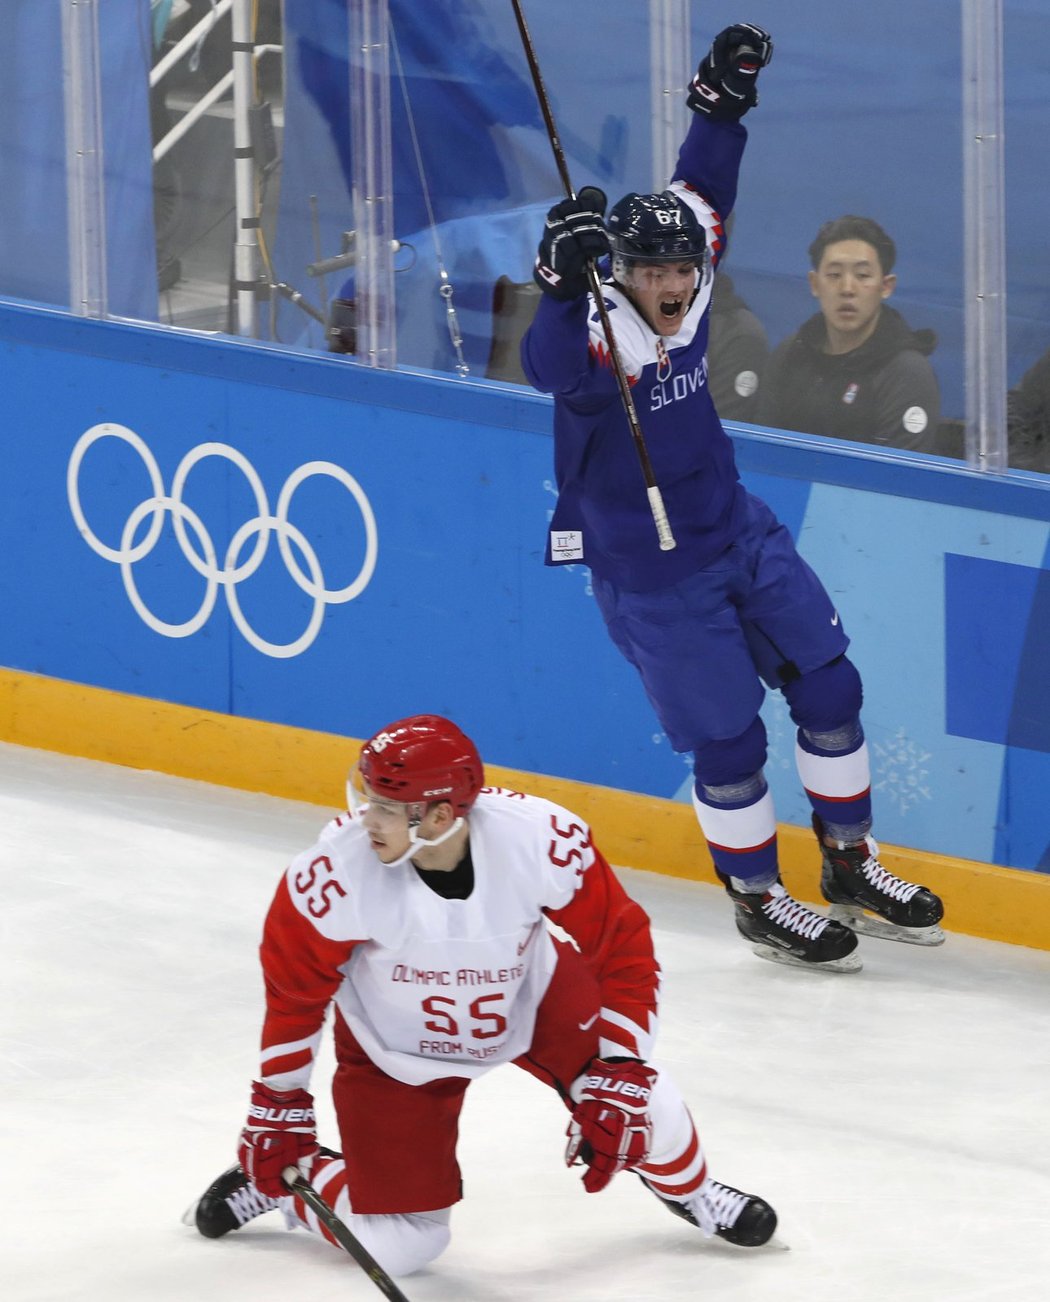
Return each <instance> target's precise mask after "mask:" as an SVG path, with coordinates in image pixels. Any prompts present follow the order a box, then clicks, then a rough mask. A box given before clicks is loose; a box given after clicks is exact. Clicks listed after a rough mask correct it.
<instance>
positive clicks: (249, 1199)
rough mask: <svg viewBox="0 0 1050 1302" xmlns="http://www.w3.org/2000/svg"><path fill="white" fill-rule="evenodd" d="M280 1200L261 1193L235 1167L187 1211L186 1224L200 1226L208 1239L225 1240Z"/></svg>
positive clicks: (269, 1209) (238, 1168) (214, 1182)
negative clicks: (227, 1235)
mask: <svg viewBox="0 0 1050 1302" xmlns="http://www.w3.org/2000/svg"><path fill="white" fill-rule="evenodd" d="M283 1201H284V1199H281V1200H280V1201H279V1200H278V1199H276V1198H268V1197H267V1196H266V1195H265V1194H261V1193H259V1191H258V1190H257V1189H256V1187H255V1186H254V1185H253V1184H252V1183H251V1181H250V1180H249V1179H248V1177H247V1176H246V1175H245V1174H244V1172H243V1171H242V1170H241V1168H240V1167H239V1166H231V1167H230V1169H229V1170H228V1171H223V1173H222V1175H220V1176H219V1177H218V1178H217V1179H215V1180H213V1181H212V1183H211V1184H210V1185H209V1186H208V1187H207V1189H205V1191H204V1193H203V1194H201V1196H200V1198H199V1199H198V1200H197V1202H195V1203H194V1204H193V1205H192V1206H191V1207H189V1208H188V1209H187V1210H186V1213H185V1214H184V1216H183V1218H182V1222H183V1224H184V1225H196V1227H197V1229H198V1230H199V1231H200V1232H201V1234H203V1235H204V1237H205V1238H206V1239H221V1238H222V1236H223V1235H224V1234H229V1233H230V1231H231V1230H239V1229H240V1228H241V1226H242V1225H247V1224H248V1222H249V1221H253V1220H255V1218H256V1217H257V1216H262V1215H263V1213H264V1212H272V1211H274V1210H275V1209H276V1208H278V1207H280V1205H281V1202H283Z"/></svg>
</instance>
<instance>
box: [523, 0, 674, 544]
mask: <svg viewBox="0 0 1050 1302" xmlns="http://www.w3.org/2000/svg"><path fill="white" fill-rule="evenodd" d="M511 4H513V6H514V16H515V18H517V20H518V31H519V32H520V33H521V43H522V45H523V46H524V47H525V58H526V59H527V60H528V63H529V71H530V72H531V73H532V84H533V85H534V86H535V88H536V98H537V99H538V100H539V103H540V111H541V112H542V114H543V121H544V124H545V126H546V128H547V137H548V139H549V140H550V142H551V149H552V150H553V152H554V162H555V164H556V165H557V168H558V175H559V176H560V177H561V183H562V185H563V186H564V187H565V193H566V195H567V196H568V198H570V199H575V198H576V191H575V190H574V189H573V188H572V180H571V178H570V177H569V168H568V164H567V163H566V161H565V152H564V150H563V149H562V147H561V141H560V140H559V139H558V128H557V126H556V125H555V122H554V114H553V112H552V111H551V106H550V100H549V99H548V98H547V90H546V87H545V86H544V84H543V77H542V75H541V73H540V65H539V64H538V63H537V61H536V51H535V50H534V49H533V45H532V37H531V36H530V35H529V29H528V26H527V24H526V22H525V14H524V13H523V11H522V8H521V0H511ZM587 280H588V283H589V284H590V288H591V296H592V297H593V299H594V302H595V304H596V305H597V308H598V316H599V317H600V318H601V323H602V329H603V330H604V331H605V341H606V343H607V344H608V345H609V357H610V359H611V361H612V366H613V373H614V374H615V376H616V384H617V387H618V388H619V390H620V399H621V401H622V402H623V409H624V412H625V413H626V415H627V424H628V425H629V426H630V429H631V438H632V439H633V440H634V447H635V451H636V452H637V453H638V460H639V462H640V463H641V467H642V474H643V476H644V477H645V491H646V495H647V496H648V498H649V509H650V510H651V511H652V513H653V522H654V523H655V525H656V532H657V534H658V536H659V538H660V550H661V551H662V552H669V551H671V550H672V548H673V547H675V546H676V543H675V540H674V534H673V533H672V532H671V525H670V523H669V522H668V519H667V512H666V510H665V509H664V499H663V495H662V494H661V492H660V488H659V486H658V484H657V482H656V476H655V475H654V474H653V466H652V462H651V461H650V460H649V449H648V448H647V447H646V445H645V436H644V435H643V433H642V427H641V424H640V423H639V421H638V412H637V411H636V410H635V406H634V399H633V398H632V397H631V387H630V385H629V384H628V383H627V372H626V371H625V370H624V366H623V358H622V357H621V356H620V350H619V348H618V347H617V345H616V340H615V338H614V337H613V329H612V322H611V321H610V320H609V309H608V308H607V307H606V306H605V296H604V295H603V293H602V284H601V280H600V279H599V277H598V268H597V265H596V264H595V261H594V259H593V258H589V259H588V261H587Z"/></svg>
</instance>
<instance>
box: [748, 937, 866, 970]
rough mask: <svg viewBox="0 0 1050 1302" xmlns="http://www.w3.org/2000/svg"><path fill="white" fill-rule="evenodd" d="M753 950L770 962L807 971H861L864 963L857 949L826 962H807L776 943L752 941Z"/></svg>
mask: <svg viewBox="0 0 1050 1302" xmlns="http://www.w3.org/2000/svg"><path fill="white" fill-rule="evenodd" d="M751 952H752V953H753V954H757V955H758V957H759V958H764V959H766V960H768V961H769V962H770V963H780V964H781V965H782V966H783V967H800V968H803V969H804V970H805V971H806V972H859V971H860V969H861V967H862V966H863V964H862V963H861V961H860V955H859V954H858V953H857V951H856V950H854V951H853V953H852V954H846V955H845V956H844V957H843V958H832V959H829V960H828V961H827V962H826V963H807V962H806V960H805V959H804V958H796V957H795V956H794V954H789V953H788V951H787V950H786V949H777V947H776V946H775V945H763V944H761V943H759V942H758V941H752V943H751Z"/></svg>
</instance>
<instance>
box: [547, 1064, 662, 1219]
mask: <svg viewBox="0 0 1050 1302" xmlns="http://www.w3.org/2000/svg"><path fill="white" fill-rule="evenodd" d="M655 1082H656V1072H655V1071H654V1070H653V1068H652V1067H648V1066H646V1064H645V1063H644V1062H640V1061H639V1060H638V1059H637V1058H618V1059H615V1060H613V1061H609V1060H606V1059H602V1058H592V1059H591V1063H590V1066H589V1067H588V1068H587V1070H586V1072H585V1073H584V1075H583V1078H582V1081H581V1084H582V1086H583V1092H582V1093H581V1095H580V1101H579V1102H578V1103H577V1104H576V1106H575V1108H574V1109H573V1112H572V1120H571V1121H570V1122H569V1129H568V1130H567V1131H566V1134H567V1135H568V1136H569V1143H568V1145H567V1147H566V1149H565V1165H566V1166H574V1165H575V1164H576V1163H577V1162H584V1163H585V1164H586V1166H587V1168H588V1169H587V1171H586V1172H585V1173H584V1177H583V1187H584V1188H585V1189H586V1190H587V1192H588V1193H597V1192H598V1190H599V1189H604V1188H605V1186H606V1185H607V1184H608V1183H609V1181H610V1180H611V1179H612V1178H613V1176H614V1175H615V1174H616V1173H617V1172H618V1171H630V1170H631V1169H632V1168H634V1167H636V1166H637V1165H638V1163H639V1162H644V1161H645V1159H646V1157H648V1155H649V1149H650V1147H651V1145H652V1138H653V1124H652V1120H651V1119H650V1116H649V1095H650V1093H651V1092H652V1088H653V1085H654V1083H655Z"/></svg>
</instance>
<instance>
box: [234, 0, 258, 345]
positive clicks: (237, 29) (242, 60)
mask: <svg viewBox="0 0 1050 1302" xmlns="http://www.w3.org/2000/svg"><path fill="white" fill-rule="evenodd" d="M231 21H232V28H233V158H234V193H235V197H236V206H237V233H236V240H235V242H234V246H233V273H234V286H233V287H234V289H235V291H236V294H237V333H238V334H239V335H246V336H251V337H254V335H255V323H256V293H257V291H258V288H259V273H258V249H259V217H258V214H257V212H256V203H255V152H254V150H253V149H252V133H251V121H250V116H249V110H250V109H251V106H252V103H253V101H254V98H255V89H254V84H253V82H254V78H253V75H252V70H253V63H252V51H253V49H254V42H253V40H252V37H253V35H254V33H253V32H252V0H234V3H233V13H232V15H231Z"/></svg>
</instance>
